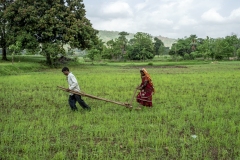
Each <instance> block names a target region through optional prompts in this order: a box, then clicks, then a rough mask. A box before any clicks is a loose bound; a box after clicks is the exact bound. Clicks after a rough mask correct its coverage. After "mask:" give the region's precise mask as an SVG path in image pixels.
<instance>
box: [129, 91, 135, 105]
mask: <svg viewBox="0 0 240 160" xmlns="http://www.w3.org/2000/svg"><path fill="white" fill-rule="evenodd" d="M136 92H137V89H135V91H134V93H133V96H132V100H131V102H130V103H129V104H130V106H132V103H133V99H134V97H135V95H136Z"/></svg>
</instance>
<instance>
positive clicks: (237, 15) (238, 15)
mask: <svg viewBox="0 0 240 160" xmlns="http://www.w3.org/2000/svg"><path fill="white" fill-rule="evenodd" d="M229 18H230V19H236V20H238V22H239V23H240V8H238V9H235V10H233V11H232V12H231V14H230V16H229Z"/></svg>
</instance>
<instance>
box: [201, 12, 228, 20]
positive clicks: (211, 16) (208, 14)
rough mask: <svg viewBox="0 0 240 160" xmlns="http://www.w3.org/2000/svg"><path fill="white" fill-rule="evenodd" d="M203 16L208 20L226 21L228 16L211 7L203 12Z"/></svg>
mask: <svg viewBox="0 0 240 160" xmlns="http://www.w3.org/2000/svg"><path fill="white" fill-rule="evenodd" d="M201 18H202V19H203V20H204V21H208V22H224V21H225V20H226V18H224V17H222V16H221V15H220V14H219V13H218V12H217V11H216V10H215V9H210V10H208V11H207V12H205V13H203V14H202V16H201Z"/></svg>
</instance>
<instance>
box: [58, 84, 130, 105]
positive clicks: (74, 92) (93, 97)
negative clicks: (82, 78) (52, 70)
mask: <svg viewBox="0 0 240 160" xmlns="http://www.w3.org/2000/svg"><path fill="white" fill-rule="evenodd" d="M57 87H58V88H60V89H61V90H63V91H66V92H70V93H73V94H77V95H80V96H86V97H89V98H92V99H97V100H102V101H105V102H111V103H115V104H118V105H121V106H125V107H129V103H121V102H116V101H111V100H108V99H104V98H100V97H96V96H93V95H90V94H86V93H82V92H76V91H72V90H70V91H68V89H67V88H63V87H61V86H57Z"/></svg>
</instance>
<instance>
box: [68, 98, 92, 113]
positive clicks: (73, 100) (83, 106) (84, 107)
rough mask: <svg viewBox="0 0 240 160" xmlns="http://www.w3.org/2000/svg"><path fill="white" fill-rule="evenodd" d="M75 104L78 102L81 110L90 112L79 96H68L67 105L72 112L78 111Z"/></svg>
mask: <svg viewBox="0 0 240 160" xmlns="http://www.w3.org/2000/svg"><path fill="white" fill-rule="evenodd" d="M76 102H78V103H79V104H80V106H81V107H82V108H83V109H87V110H89V111H90V110H91V108H90V107H89V106H88V105H87V104H86V103H85V102H84V100H82V98H81V96H80V95H77V94H74V95H69V98H68V103H69V105H70V107H71V109H72V110H73V111H75V110H78V108H77V106H76Z"/></svg>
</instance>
